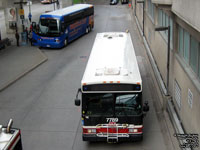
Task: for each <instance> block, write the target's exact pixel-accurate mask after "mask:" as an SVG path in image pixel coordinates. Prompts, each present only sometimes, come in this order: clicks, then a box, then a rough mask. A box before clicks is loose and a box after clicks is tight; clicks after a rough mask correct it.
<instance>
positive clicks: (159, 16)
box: [158, 9, 162, 26]
mask: <svg viewBox="0 0 200 150" xmlns="http://www.w3.org/2000/svg"><path fill="white" fill-rule="evenodd" d="M158 23H159V26H162V10H161V9H159V10H158Z"/></svg>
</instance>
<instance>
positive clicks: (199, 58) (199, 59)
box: [198, 44, 200, 78]
mask: <svg viewBox="0 0 200 150" xmlns="http://www.w3.org/2000/svg"><path fill="white" fill-rule="evenodd" d="M198 45H199V50H198V51H199V57H198V61H199V69H198V70H199V78H200V44H198Z"/></svg>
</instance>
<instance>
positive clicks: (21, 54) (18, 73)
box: [0, 45, 47, 92]
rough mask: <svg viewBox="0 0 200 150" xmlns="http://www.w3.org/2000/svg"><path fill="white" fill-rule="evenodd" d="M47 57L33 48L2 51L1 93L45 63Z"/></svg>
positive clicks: (0, 67) (0, 56)
mask: <svg viewBox="0 0 200 150" xmlns="http://www.w3.org/2000/svg"><path fill="white" fill-rule="evenodd" d="M46 60H47V57H46V56H45V55H44V54H43V53H42V52H41V51H40V50H39V49H38V48H37V47H33V46H29V45H27V46H20V47H17V46H13V45H12V46H8V47H6V48H5V49H3V50H1V51H0V92H1V91H2V90H4V89H5V88H7V87H8V86H9V85H11V84H13V83H14V82H16V81H17V80H18V79H20V78H21V77H23V76H24V75H26V74H27V73H29V72H30V71H32V70H33V69H34V68H36V67H38V66H39V65H40V64H42V63H43V62H45V61H46Z"/></svg>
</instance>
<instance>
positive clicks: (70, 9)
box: [42, 4, 93, 17]
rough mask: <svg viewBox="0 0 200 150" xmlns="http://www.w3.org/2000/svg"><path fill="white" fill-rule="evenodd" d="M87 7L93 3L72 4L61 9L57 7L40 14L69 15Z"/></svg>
mask: <svg viewBox="0 0 200 150" xmlns="http://www.w3.org/2000/svg"><path fill="white" fill-rule="evenodd" d="M88 7H93V5H91V4H76V5H72V6H69V7H66V8H63V9H59V10H56V11H52V12H48V13H45V14H42V16H44V15H48V16H49V15H53V16H57V17H61V16H63V15H69V14H71V13H73V12H77V11H79V10H82V9H85V8H88Z"/></svg>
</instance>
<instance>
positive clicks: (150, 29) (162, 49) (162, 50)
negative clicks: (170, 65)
mask: <svg viewBox="0 0 200 150" xmlns="http://www.w3.org/2000/svg"><path fill="white" fill-rule="evenodd" d="M155 23H156V21H154V22H153V20H152V18H151V17H150V16H149V14H148V13H147V12H146V15H145V37H146V39H147V42H148V44H149V47H150V48H151V52H152V55H153V57H154V60H155V61H156V64H157V66H158V68H159V71H160V74H161V76H162V79H163V80H164V82H165V85H166V80H167V76H166V75H167V65H166V64H167V43H166V41H165V40H164V39H163V37H162V36H161V32H155V27H156V25H155Z"/></svg>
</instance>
